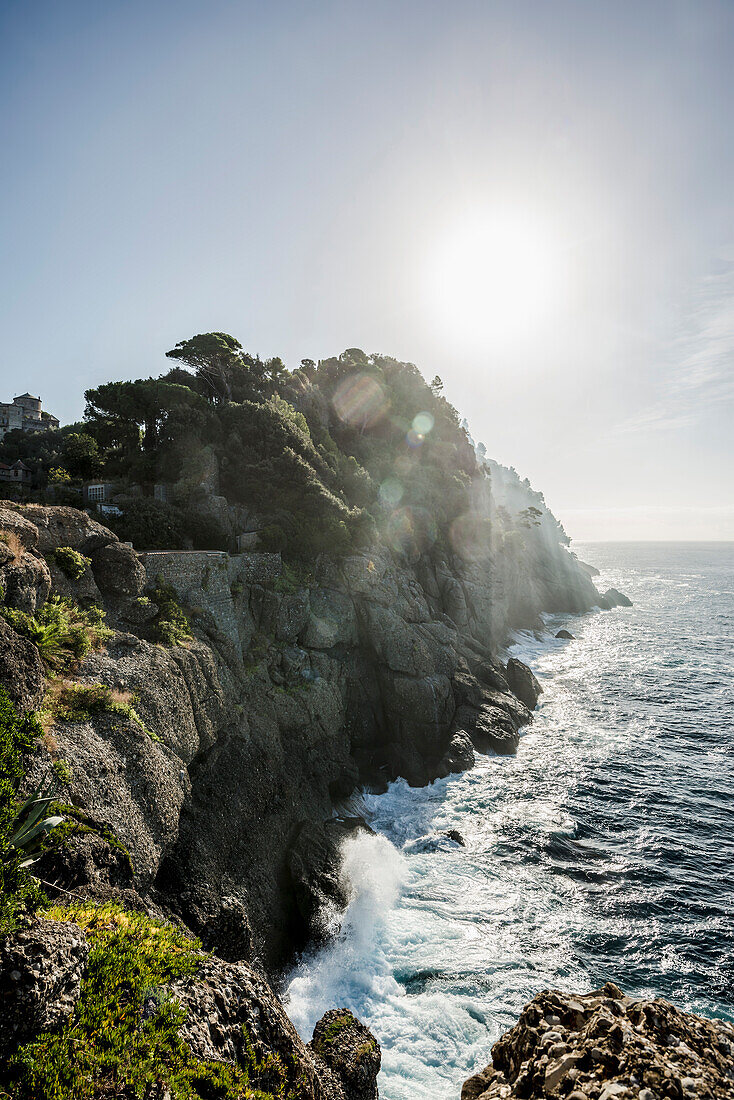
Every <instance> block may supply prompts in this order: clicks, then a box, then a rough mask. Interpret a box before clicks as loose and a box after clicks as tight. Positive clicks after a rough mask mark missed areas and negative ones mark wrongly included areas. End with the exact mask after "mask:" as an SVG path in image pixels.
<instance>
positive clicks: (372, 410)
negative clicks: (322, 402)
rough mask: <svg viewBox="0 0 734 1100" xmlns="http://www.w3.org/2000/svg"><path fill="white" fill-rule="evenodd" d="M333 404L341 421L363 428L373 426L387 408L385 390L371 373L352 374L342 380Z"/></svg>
mask: <svg viewBox="0 0 734 1100" xmlns="http://www.w3.org/2000/svg"><path fill="white" fill-rule="evenodd" d="M332 404H333V406H334V409H335V410H336V415H337V416H338V417H339V419H340V420H341V421H343V422H344V423H345V424H349V425H350V426H352V427H358V428H362V429H364V428H371V427H372V426H373V424H376V423H377V421H378V420H379V419H380V418H381V417H382V416H384V415H385V411H386V410H387V398H386V396H385V391H384V390H383V388H382V386H381V385H380V383H379V382H378V381H377V379H376V378H373V377H372V376H371V375H369V374H352V375H350V376H349V378H345V379H344V381H343V382H340V383H339V386H338V387H337V390H336V393H335V394H334V397H333V398H332Z"/></svg>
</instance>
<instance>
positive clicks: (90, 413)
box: [84, 378, 206, 451]
mask: <svg viewBox="0 0 734 1100" xmlns="http://www.w3.org/2000/svg"><path fill="white" fill-rule="evenodd" d="M84 396H85V397H86V399H87V407H86V411H85V414H84V415H85V417H86V419H87V420H88V421H89V422H90V428H91V430H92V431H94V433H95V435H96V434H97V431H96V428H97V425H99V427H100V429H103V430H104V431H105V433H106V435H107V436H108V437H112V438H115V437H116V439H117V441H118V445H119V446H121V447H123V448H124V449H126V448H127V447H129V446H130V444H131V441H132V440H133V439H139V438H140V431H141V429H142V431H143V449H144V450H146V451H153V450H155V449H156V448H157V447H158V446H159V445H160V443H161V442H163V441H165V439H166V433H165V431H164V426H165V424H166V422H167V421H168V419H169V418H170V417H171V416H173V415H174V414H180V413H181V412H182V411H183V410H184V409H189V410H190V409H193V408H195V407H196V406H197V405H200V406H202V407H203V408H206V405H205V403H204V401H203V399H202V398H201V397H200V396H199V395H198V394H197V393H195V392H194V391H193V390H190V389H189V388H188V387H187V386H177V385H173V384H172V383H170V382H164V381H162V380H161V379H158V378H139V379H137V381H135V382H107V383H106V384H105V385H103V386H98V387H97V388H96V389H93V390H87V392H86V393H85V394H84ZM135 449H136V450H137V446H136V447H135Z"/></svg>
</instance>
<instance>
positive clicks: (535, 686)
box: [507, 657, 543, 710]
mask: <svg viewBox="0 0 734 1100" xmlns="http://www.w3.org/2000/svg"><path fill="white" fill-rule="evenodd" d="M507 683H508V684H509V685H510V690H511V691H513V692H514V693H515V695H516V696H517V697H518V699H519V700H520V702H521V703H524V704H525V706H526V707H528V709H529V710H534V709H535V707H536V705H537V702H538V698H539V696H540V694H541V692H542V690H543V689H542V687H541V686H540V684H539V683H538V681H537V680H536V678H535V676H534V675H533V673H532V672H531V671H530V669H529V668H528V666H527V665H525V664H523V662H522V661H518V659H517V657H510V659H509V661H508V662H507Z"/></svg>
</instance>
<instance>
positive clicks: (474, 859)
mask: <svg viewBox="0 0 734 1100" xmlns="http://www.w3.org/2000/svg"><path fill="white" fill-rule="evenodd" d="M573 549H574V550H575V551H576V552H577V553H578V555H579V557H580V558H582V560H584V561H588V562H590V563H592V564H593V565H595V566H596V567H597V568H598V569H600V570H601V576H600V577H598V578H596V579H595V583H596V584H597V587H599V588H600V589H601V590H602V591H604V590H605V589H606V588H607V587H612V586H613V587H616V588H619V589H620V590H621V591H623V592H625V593H627V594H628V595H629V596H630V598H631V599H632V600H633V603H634V606H633V607H631V608H617V609H615V610H613V611H606V612H601V611H591V612H589V613H588V614H585V615H579V616H566V615H563V616H549V617H547V618H546V619H545V621H544V628H543V629H542V630H539V631H538V632H536V633H522V634H518V635H516V636H515V637H514V638H513V639H512V640H511V641H512V644H511V645H510V647H509V649H508V651H507V654H505V655H508V654H511V655H515V656H517V657H519V658H520V659H521V660H523V661H525V662H526V663H527V664H529V665H530V666H531V667H532V668H533V670H534V671H535V673H536V675H537V677H538V679H539V680H540V682H541V684H542V687H543V694H542V695H541V698H540V704H539V707H538V709H537V711H536V714H535V719H534V722H533V723H532V725H531V726H529V727H527V729H526V730H525V731H524V733H523V735H522V737H521V739H520V746H519V748H518V751H517V755H515V756H511V757H500V756H494V755H490V756H479V755H478V756H477V758H476V765H475V767H474V768H473V769H472V770H471V771H468V772H465V773H464V774H462V775H459V776H453V777H451V778H448V779H443V780H439V781H437V782H435V783H433V784H431V785H430V786H428V787H425V788H411V787H409V786H408V785H407V783H405V782H404V781H403V780H398V781H397V782H395V783H393V784H391V786H390V788H389V790H388V791H387V792H386V793H385V794H382V795H373V794H365V795H364V796H363V803H364V805H363V813H364V814H365V816H366V817H367V819H368V820H369V822H370V824H371V826H372V828H373V829H374V830H375V833H376V834H377V835H375V836H369V835H368V834H365V833H361V834H358V835H357V836H355V837H354V838H352V839H351V840H350V841H349V842H348V843H347V845H346V848H345V852H344V874H345V875H346V876H347V878H348V879H349V882H350V886H351V890H352V901H351V902H350V905H349V908H348V910H347V912H346V914H344V915H343V916H341V917H338V916H337V915H336V914H334V915H332V916H331V918H330V919H332V920H333V921H334V922H335V927H336V926H337V925H338V926H340V931H339V932H338V933H337V934H336V936H335V937H334V938H333V939H332V940H331V941H330V942H329V943H328V944H327V945H326V946H325V947H323V948H321V949H320V950H318V951H316V952H313V953H310V954H307V955H305V956H304V957H303V958H302V959H300V960H299V961H298V964H297V965H296V967H295V968H294V970H293V972H292V973H291V975H290V976H289V980H288V983H287V990H286V1002H287V1008H288V1011H289V1013H290V1015H291V1018H292V1019H293V1020H294V1022H295V1024H296V1026H297V1027H298V1029H299V1031H300V1033H301V1034H302V1035H303V1037H304V1038H305V1039H308V1038H310V1036H311V1032H312V1029H313V1025H314V1023H315V1022H316V1020H318V1018H319V1017H320V1016H321V1015H322V1013H323V1012H324V1011H326V1009H328V1008H331V1007H342V1006H345V1007H348V1008H350V1009H351V1010H352V1011H353V1012H354V1013H355V1014H356V1015H357V1016H358V1017H359V1018H360V1019H361V1020H363V1021H364V1022H365V1023H366V1024H367V1025H368V1026H369V1027H370V1028H371V1029H372V1030H373V1031H374V1033H375V1035H376V1036H377V1038H378V1040H379V1042H380V1046H381V1048H382V1070H381V1073H380V1077H379V1082H378V1083H379V1090H380V1096H381V1098H382V1100H408V1098H410V1100H415V1098H416V1097H421V1098H424V1100H457V1098H458V1096H459V1093H460V1090H461V1084H462V1082H463V1081H464V1080H465V1078H466V1077H467V1076H469V1075H470V1074H471V1073H472V1072H474V1071H476V1070H477V1069H479V1068H481V1067H483V1066H485V1065H486V1064H487V1063H488V1062H489V1061H491V1047H492V1044H493V1043H494V1042H495V1040H496V1039H497V1038H498V1037H499V1036H500V1035H501V1034H502V1033H503V1032H504V1031H505V1030H507V1028H508V1027H510V1026H512V1024H513V1023H514V1022H515V1021H516V1020H517V1017H518V1015H519V1013H520V1011H521V1010H522V1008H523V1006H524V1005H525V1004H526V1003H527V1002H528V1001H529V1000H531V999H532V998H533V997H534V996H535V995H536V994H537V993H538V992H540V990H542V989H548V988H557V989H564V990H568V991H576V992H585V991H589V990H592V989H596V988H599V987H600V986H601V985H603V983H604V982H605V981H607V980H613V981H614V982H616V984H617V985H619V986H620V987H621V988H622V989H623V990H624V992H626V993H628V994H631V995H633V996H636V997H648V996H662V997H666V998H668V999H670V1000H672V1001H673V1002H675V1003H676V1004H677V1005H678V1006H679V1007H682V1008H684V1009H688V1010H691V1011H694V1012H698V1013H700V1014H702V1015H704V1016H709V1017H721V1018H724V1019H727V1020H734V544H731V543H728V544H727V543H649V542H646V543H598V544H591V543H586V544H574V546H573ZM562 627H563V628H565V629H567V630H569V631H571V633H572V634H573V635H574V638H573V640H570V641H568V640H566V641H564V640H559V639H556V638H555V634H556V632H557V631H558V630H559V629H561V628H562ZM451 830H456V831H458V833H459V834H460V835H461V838H462V839H463V841H464V843H463V844H461V843H459V842H458V841H456V840H453V839H450V838H449V837H448V836H447V835H446V834H447V833H448V832H449V831H451ZM327 916H328V915H327Z"/></svg>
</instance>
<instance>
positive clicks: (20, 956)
mask: <svg viewBox="0 0 734 1100" xmlns="http://www.w3.org/2000/svg"><path fill="white" fill-rule="evenodd" d="M88 957H89V945H88V943H87V941H86V938H85V936H84V933H83V932H82V931H81V929H80V928H78V927H77V925H75V924H72V923H70V922H66V921H51V920H36V921H34V922H33V924H32V925H31V926H30V927H29V928H26V929H23V930H22V931H20V932H12V933H10V934H9V935H6V936H4V937H3V938H2V940H0V1003H1V1004H2V1013H1V1014H0V1051H2V1052H4V1053H6V1054H7V1053H8V1052H9V1051H11V1050H12V1049H13V1047H14V1046H15V1045H16V1044H18V1043H21V1042H24V1041H26V1040H27V1039H29V1038H32V1037H33V1036H35V1035H36V1034H37V1033H38V1032H40V1031H53V1030H54V1029H55V1028H57V1027H59V1026H60V1025H61V1024H63V1023H64V1022H65V1021H66V1020H67V1019H68V1018H69V1016H71V1014H72V1012H73V1011H74V1007H75V1005H76V1003H77V1001H78V1000H79V993H80V990H81V981H82V975H83V973H84V968H85V966H86V964H87V959H88Z"/></svg>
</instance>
